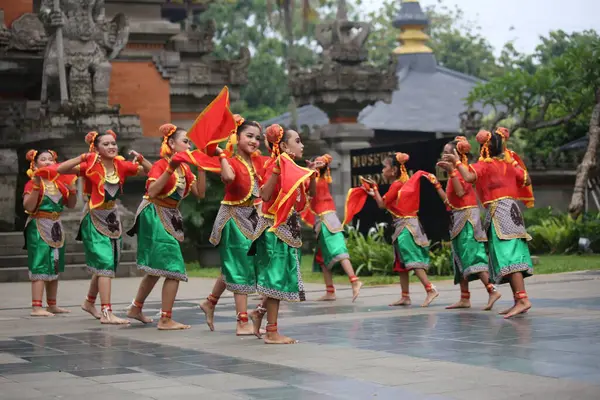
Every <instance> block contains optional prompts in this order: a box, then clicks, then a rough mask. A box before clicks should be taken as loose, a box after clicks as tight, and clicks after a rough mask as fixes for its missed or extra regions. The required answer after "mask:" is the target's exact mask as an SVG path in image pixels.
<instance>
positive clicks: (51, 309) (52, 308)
mask: <svg viewBox="0 0 600 400" xmlns="http://www.w3.org/2000/svg"><path fill="white" fill-rule="evenodd" d="M46 311H48V312H50V313H53V314H68V313H70V312H71V310H67V309H66V308H60V307H58V306H48V307H46Z"/></svg>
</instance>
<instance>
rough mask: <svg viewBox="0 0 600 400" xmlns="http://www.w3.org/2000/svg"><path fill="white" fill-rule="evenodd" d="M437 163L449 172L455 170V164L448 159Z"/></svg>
mask: <svg viewBox="0 0 600 400" xmlns="http://www.w3.org/2000/svg"><path fill="white" fill-rule="evenodd" d="M435 165H437V166H438V167H440V168H442V169H443V170H444V171H447V172H452V171H454V164H451V163H450V162H448V161H438V163H437V164H435Z"/></svg>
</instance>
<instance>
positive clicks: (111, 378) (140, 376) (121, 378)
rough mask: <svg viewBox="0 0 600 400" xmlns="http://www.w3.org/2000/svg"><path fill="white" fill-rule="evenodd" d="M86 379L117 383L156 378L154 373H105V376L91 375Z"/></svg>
mask: <svg viewBox="0 0 600 400" xmlns="http://www.w3.org/2000/svg"><path fill="white" fill-rule="evenodd" d="M86 379H91V380H93V381H96V382H100V383H118V382H138V381H151V380H153V379H156V376H155V375H149V374H144V373H135V374H121V375H107V376H93V377H89V378H86Z"/></svg>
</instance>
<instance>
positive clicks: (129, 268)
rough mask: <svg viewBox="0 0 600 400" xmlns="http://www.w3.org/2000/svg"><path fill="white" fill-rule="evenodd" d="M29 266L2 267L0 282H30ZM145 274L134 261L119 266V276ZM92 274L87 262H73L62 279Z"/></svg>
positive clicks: (80, 277) (67, 267)
mask: <svg viewBox="0 0 600 400" xmlns="http://www.w3.org/2000/svg"><path fill="white" fill-rule="evenodd" d="M28 272H29V271H28V269H27V267H12V268H0V282H29V274H28ZM136 276H144V273H143V272H142V271H139V270H138V269H137V266H136V264H135V263H134V262H125V263H121V264H119V268H117V278H130V277H136ZM90 277H91V274H90V273H89V272H88V270H87V266H86V265H85V264H73V265H67V266H65V272H63V273H61V274H60V279H61V280H73V279H89V278H90Z"/></svg>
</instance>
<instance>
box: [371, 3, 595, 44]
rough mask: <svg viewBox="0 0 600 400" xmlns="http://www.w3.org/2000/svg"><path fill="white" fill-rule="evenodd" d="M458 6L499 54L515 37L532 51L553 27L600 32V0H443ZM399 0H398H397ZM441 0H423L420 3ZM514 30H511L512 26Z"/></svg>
mask: <svg viewBox="0 0 600 400" xmlns="http://www.w3.org/2000/svg"><path fill="white" fill-rule="evenodd" d="M383 1H384V0H363V8H364V9H365V10H373V9H377V8H378V7H380V5H381V4H382V3H383ZM442 1H443V3H444V4H445V5H446V6H448V7H450V8H453V7H454V5H457V6H459V7H460V8H461V9H462V10H463V11H464V14H465V18H466V19H467V20H471V21H475V22H476V23H477V24H478V25H480V26H481V33H482V35H483V36H485V37H486V38H487V39H488V41H489V42H490V43H491V45H492V46H494V49H495V51H496V53H499V51H500V49H501V48H502V46H503V45H504V43H506V42H508V41H510V40H514V43H515V47H516V48H517V50H519V51H521V52H527V53H531V52H533V51H534V50H535V47H536V45H537V44H538V43H539V39H538V38H539V36H540V35H546V34H547V33H548V32H549V31H551V30H557V29H562V30H564V31H566V32H569V33H570V32H573V31H582V30H585V29H595V30H596V31H600V18H599V16H600V0H442ZM398 2H399V1H398ZM437 3H438V0H421V6H422V7H425V6H429V5H435V4H437ZM511 26H512V27H514V30H512V31H511V30H510V27H511Z"/></svg>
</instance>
